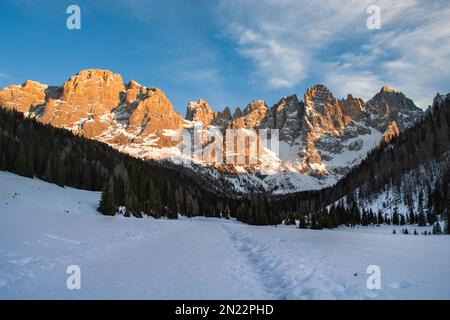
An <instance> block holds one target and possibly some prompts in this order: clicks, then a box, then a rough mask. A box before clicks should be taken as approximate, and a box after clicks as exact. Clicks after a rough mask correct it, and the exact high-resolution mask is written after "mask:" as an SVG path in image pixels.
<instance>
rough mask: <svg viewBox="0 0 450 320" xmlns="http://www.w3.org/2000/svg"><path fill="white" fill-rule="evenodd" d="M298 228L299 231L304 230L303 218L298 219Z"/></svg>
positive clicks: (304, 222)
mask: <svg viewBox="0 0 450 320" xmlns="http://www.w3.org/2000/svg"><path fill="white" fill-rule="evenodd" d="M298 228H299V229H306V220H305V216H302V217H300V221H299V223H298Z"/></svg>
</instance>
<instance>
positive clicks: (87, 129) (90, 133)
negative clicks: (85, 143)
mask: <svg viewBox="0 0 450 320" xmlns="http://www.w3.org/2000/svg"><path fill="white" fill-rule="evenodd" d="M124 91H125V86H124V84H123V80H122V77H121V76H120V75H118V74H114V73H112V72H111V71H107V70H106V71H104V70H96V69H91V70H84V71H81V72H80V73H78V74H77V75H75V76H72V77H71V78H70V79H69V80H68V81H67V82H66V83H65V84H64V86H63V89H62V94H61V96H60V97H59V98H58V99H50V100H49V101H48V103H47V106H46V108H45V109H44V113H43V114H42V116H41V117H40V118H39V119H40V121H42V122H44V123H50V124H52V125H54V126H58V127H74V126H77V130H78V131H79V132H80V133H81V134H83V135H85V136H87V137H90V138H91V137H95V136H96V135H98V134H100V133H101V132H103V131H104V130H105V129H106V128H107V127H108V125H109V124H110V123H109V121H105V119H104V117H102V116H107V115H108V114H110V113H111V111H112V110H113V109H114V108H116V107H117V106H118V105H119V104H120V100H121V93H123V92H124Z"/></svg>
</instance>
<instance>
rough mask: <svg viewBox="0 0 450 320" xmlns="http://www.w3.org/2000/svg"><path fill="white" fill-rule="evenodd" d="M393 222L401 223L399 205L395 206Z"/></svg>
mask: <svg viewBox="0 0 450 320" xmlns="http://www.w3.org/2000/svg"><path fill="white" fill-rule="evenodd" d="M392 224H394V225H399V224H400V219H399V215H398V208H397V207H395V208H394V213H393V214H392Z"/></svg>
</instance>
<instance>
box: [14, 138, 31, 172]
mask: <svg viewBox="0 0 450 320" xmlns="http://www.w3.org/2000/svg"><path fill="white" fill-rule="evenodd" d="M15 172H16V173H17V174H19V175H21V176H25V177H26V176H29V175H28V173H29V171H28V164H27V157H26V154H25V147H24V145H23V143H20V144H19V150H18V151H17V158H16V168H15Z"/></svg>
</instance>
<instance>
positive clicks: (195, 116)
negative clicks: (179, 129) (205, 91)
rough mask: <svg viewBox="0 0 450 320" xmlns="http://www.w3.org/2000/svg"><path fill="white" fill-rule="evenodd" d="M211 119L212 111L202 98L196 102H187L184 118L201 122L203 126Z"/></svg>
mask: <svg viewBox="0 0 450 320" xmlns="http://www.w3.org/2000/svg"><path fill="white" fill-rule="evenodd" d="M213 119H214V112H213V111H212V109H211V107H210V105H209V104H208V103H207V102H206V101H205V100H204V99H199V100H198V101H197V102H193V101H191V102H189V104H188V106H187V111H186V120H189V121H196V122H201V123H202V124H203V125H204V126H208V125H209V124H210V123H211V122H212V121H213Z"/></svg>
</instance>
